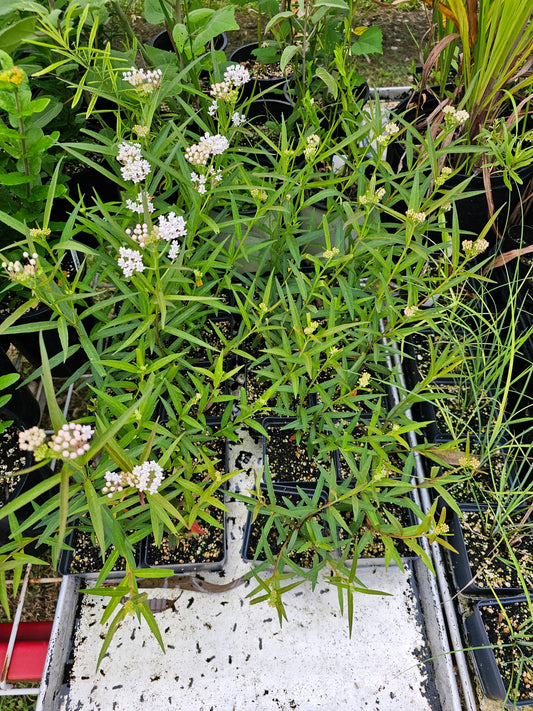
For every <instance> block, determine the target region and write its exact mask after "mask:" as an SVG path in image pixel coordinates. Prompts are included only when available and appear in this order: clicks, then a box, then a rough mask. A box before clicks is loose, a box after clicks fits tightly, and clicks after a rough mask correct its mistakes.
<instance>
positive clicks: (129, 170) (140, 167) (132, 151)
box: [117, 142, 151, 183]
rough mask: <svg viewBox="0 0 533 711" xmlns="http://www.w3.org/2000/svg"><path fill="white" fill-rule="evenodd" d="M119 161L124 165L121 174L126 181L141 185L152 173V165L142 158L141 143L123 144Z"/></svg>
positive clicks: (118, 157) (119, 151)
mask: <svg viewBox="0 0 533 711" xmlns="http://www.w3.org/2000/svg"><path fill="white" fill-rule="evenodd" d="M117 160H118V162H119V163H121V164H122V167H121V168H120V172H121V173H122V177H123V178H124V180H131V181H132V182H133V183H140V182H141V180H144V178H146V176H147V175H149V173H150V170H151V166H150V163H149V162H148V161H147V160H145V159H144V158H143V157H142V154H141V145H140V144H139V143H126V142H124V143H121V144H120V146H119V149H118V155H117Z"/></svg>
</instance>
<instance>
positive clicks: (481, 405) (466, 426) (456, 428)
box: [412, 378, 503, 442]
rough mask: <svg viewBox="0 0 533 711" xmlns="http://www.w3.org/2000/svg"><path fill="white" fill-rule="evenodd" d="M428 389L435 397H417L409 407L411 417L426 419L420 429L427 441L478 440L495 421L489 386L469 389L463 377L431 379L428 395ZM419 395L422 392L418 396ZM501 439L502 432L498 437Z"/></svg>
mask: <svg viewBox="0 0 533 711" xmlns="http://www.w3.org/2000/svg"><path fill="white" fill-rule="evenodd" d="M429 391H431V392H432V393H433V394H438V397H437V398H436V399H434V400H431V401H430V400H428V399H426V400H420V401H418V402H415V403H414V404H413V407H412V411H413V417H414V419H415V420H416V421H417V422H425V423H426V424H425V425H424V427H423V430H424V434H425V436H426V438H427V440H428V441H429V442H445V441H448V440H451V439H460V440H465V439H467V438H471V439H476V440H482V439H483V438H485V437H487V436H488V434H489V433H490V431H491V429H492V427H493V426H494V425H495V424H496V422H497V418H498V414H499V402H498V400H497V398H496V396H495V394H494V393H493V392H492V391H490V390H488V391H483V392H481V391H479V392H478V391H476V390H474V389H472V391H471V392H470V385H469V382H468V381H467V380H465V379H464V378H462V379H460V380H459V379H457V380H454V379H452V378H446V379H444V378H443V379H441V380H435V381H433V382H432V383H431V385H430V386H428V389H427V390H426V391H425V392H427V394H428V395H429ZM423 396H424V393H423V392H422V393H421V394H420V397H423ZM441 403H442V407H440V404H441ZM444 412H446V413H447V414H446V416H445V415H444ZM502 440H503V436H501V437H499V441H502Z"/></svg>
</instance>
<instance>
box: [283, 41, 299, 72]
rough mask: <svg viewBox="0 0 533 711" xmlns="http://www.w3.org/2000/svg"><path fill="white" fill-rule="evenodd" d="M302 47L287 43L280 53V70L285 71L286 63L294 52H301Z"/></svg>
mask: <svg viewBox="0 0 533 711" xmlns="http://www.w3.org/2000/svg"><path fill="white" fill-rule="evenodd" d="M301 51H302V48H301V47H297V46H296V45H294V44H293V45H289V46H288V47H285V49H284V50H283V53H282V55H281V59H280V62H279V68H280V69H281V71H282V72H283V71H285V68H286V66H287V64H289V62H290V61H291V59H292V58H293V57H294V55H295V54H298V53H301Z"/></svg>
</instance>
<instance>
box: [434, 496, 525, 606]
mask: <svg viewBox="0 0 533 711" xmlns="http://www.w3.org/2000/svg"><path fill="white" fill-rule="evenodd" d="M460 510H461V514H462V517H461V518H460V517H459V516H458V515H457V513H455V512H451V515H450V518H449V527H450V535H449V537H447V541H448V542H449V543H450V545H451V546H452V547H453V548H454V549H455V551H456V552H455V553H454V552H452V551H449V550H447V551H446V553H447V558H448V562H449V567H450V573H451V578H452V582H453V585H454V587H455V589H456V590H457V591H458V592H459V593H461V594H462V595H466V596H470V597H473V598H482V597H494V596H497V597H498V598H500V597H506V596H507V597H509V595H520V594H523V592H524V587H523V586H522V583H521V581H520V577H519V576H518V573H517V571H516V568H515V566H514V564H513V563H512V561H511V557H510V554H509V550H508V548H507V546H506V544H505V543H503V542H501V534H499V533H498V531H497V529H496V527H495V528H494V533H493V537H490V536H488V535H487V534H486V533H485V532H484V531H483V525H482V522H483V520H484V519H486V518H488V520H489V521H490V522H491V523H492V522H493V518H494V515H493V514H492V513H491V511H492V510H491V509H490V508H489V507H488V506H486V505H482V504H462V505H461V506H460ZM525 514H527V511H526V509H524V508H521V509H518V508H517V509H516V510H515V511H514V512H513V517H514V520H515V521H516V522H517V523H518V522H519V521H520V520H521V519H522V518H523V517H524V515H525ZM500 515H502V514H501V513H500ZM532 525H533V524H532V522H531V520H530V519H529V518H528V519H527V522H526V525H525V526H522V527H521V528H520V534H521V535H519V534H518V533H517V536H516V541H513V543H512V550H513V554H514V556H515V557H516V559H517V561H518V565H519V567H520V570H521V571H522V575H523V577H524V580H525V584H526V586H527V589H528V590H529V591H530V592H533V536H532V535H531V530H532Z"/></svg>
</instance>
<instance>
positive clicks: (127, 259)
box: [117, 247, 144, 277]
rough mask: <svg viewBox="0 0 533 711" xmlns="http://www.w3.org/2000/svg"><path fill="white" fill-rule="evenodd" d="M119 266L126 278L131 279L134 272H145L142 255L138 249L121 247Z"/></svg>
mask: <svg viewBox="0 0 533 711" xmlns="http://www.w3.org/2000/svg"><path fill="white" fill-rule="evenodd" d="M118 251H119V254H120V256H119V258H118V260H117V263H118V266H119V267H120V268H121V269H122V273H123V274H124V276H125V277H130V276H132V274H133V273H134V272H143V271H144V264H143V258H142V254H141V253H140V252H139V251H138V250H137V249H128V247H120V249H119V250H118Z"/></svg>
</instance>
